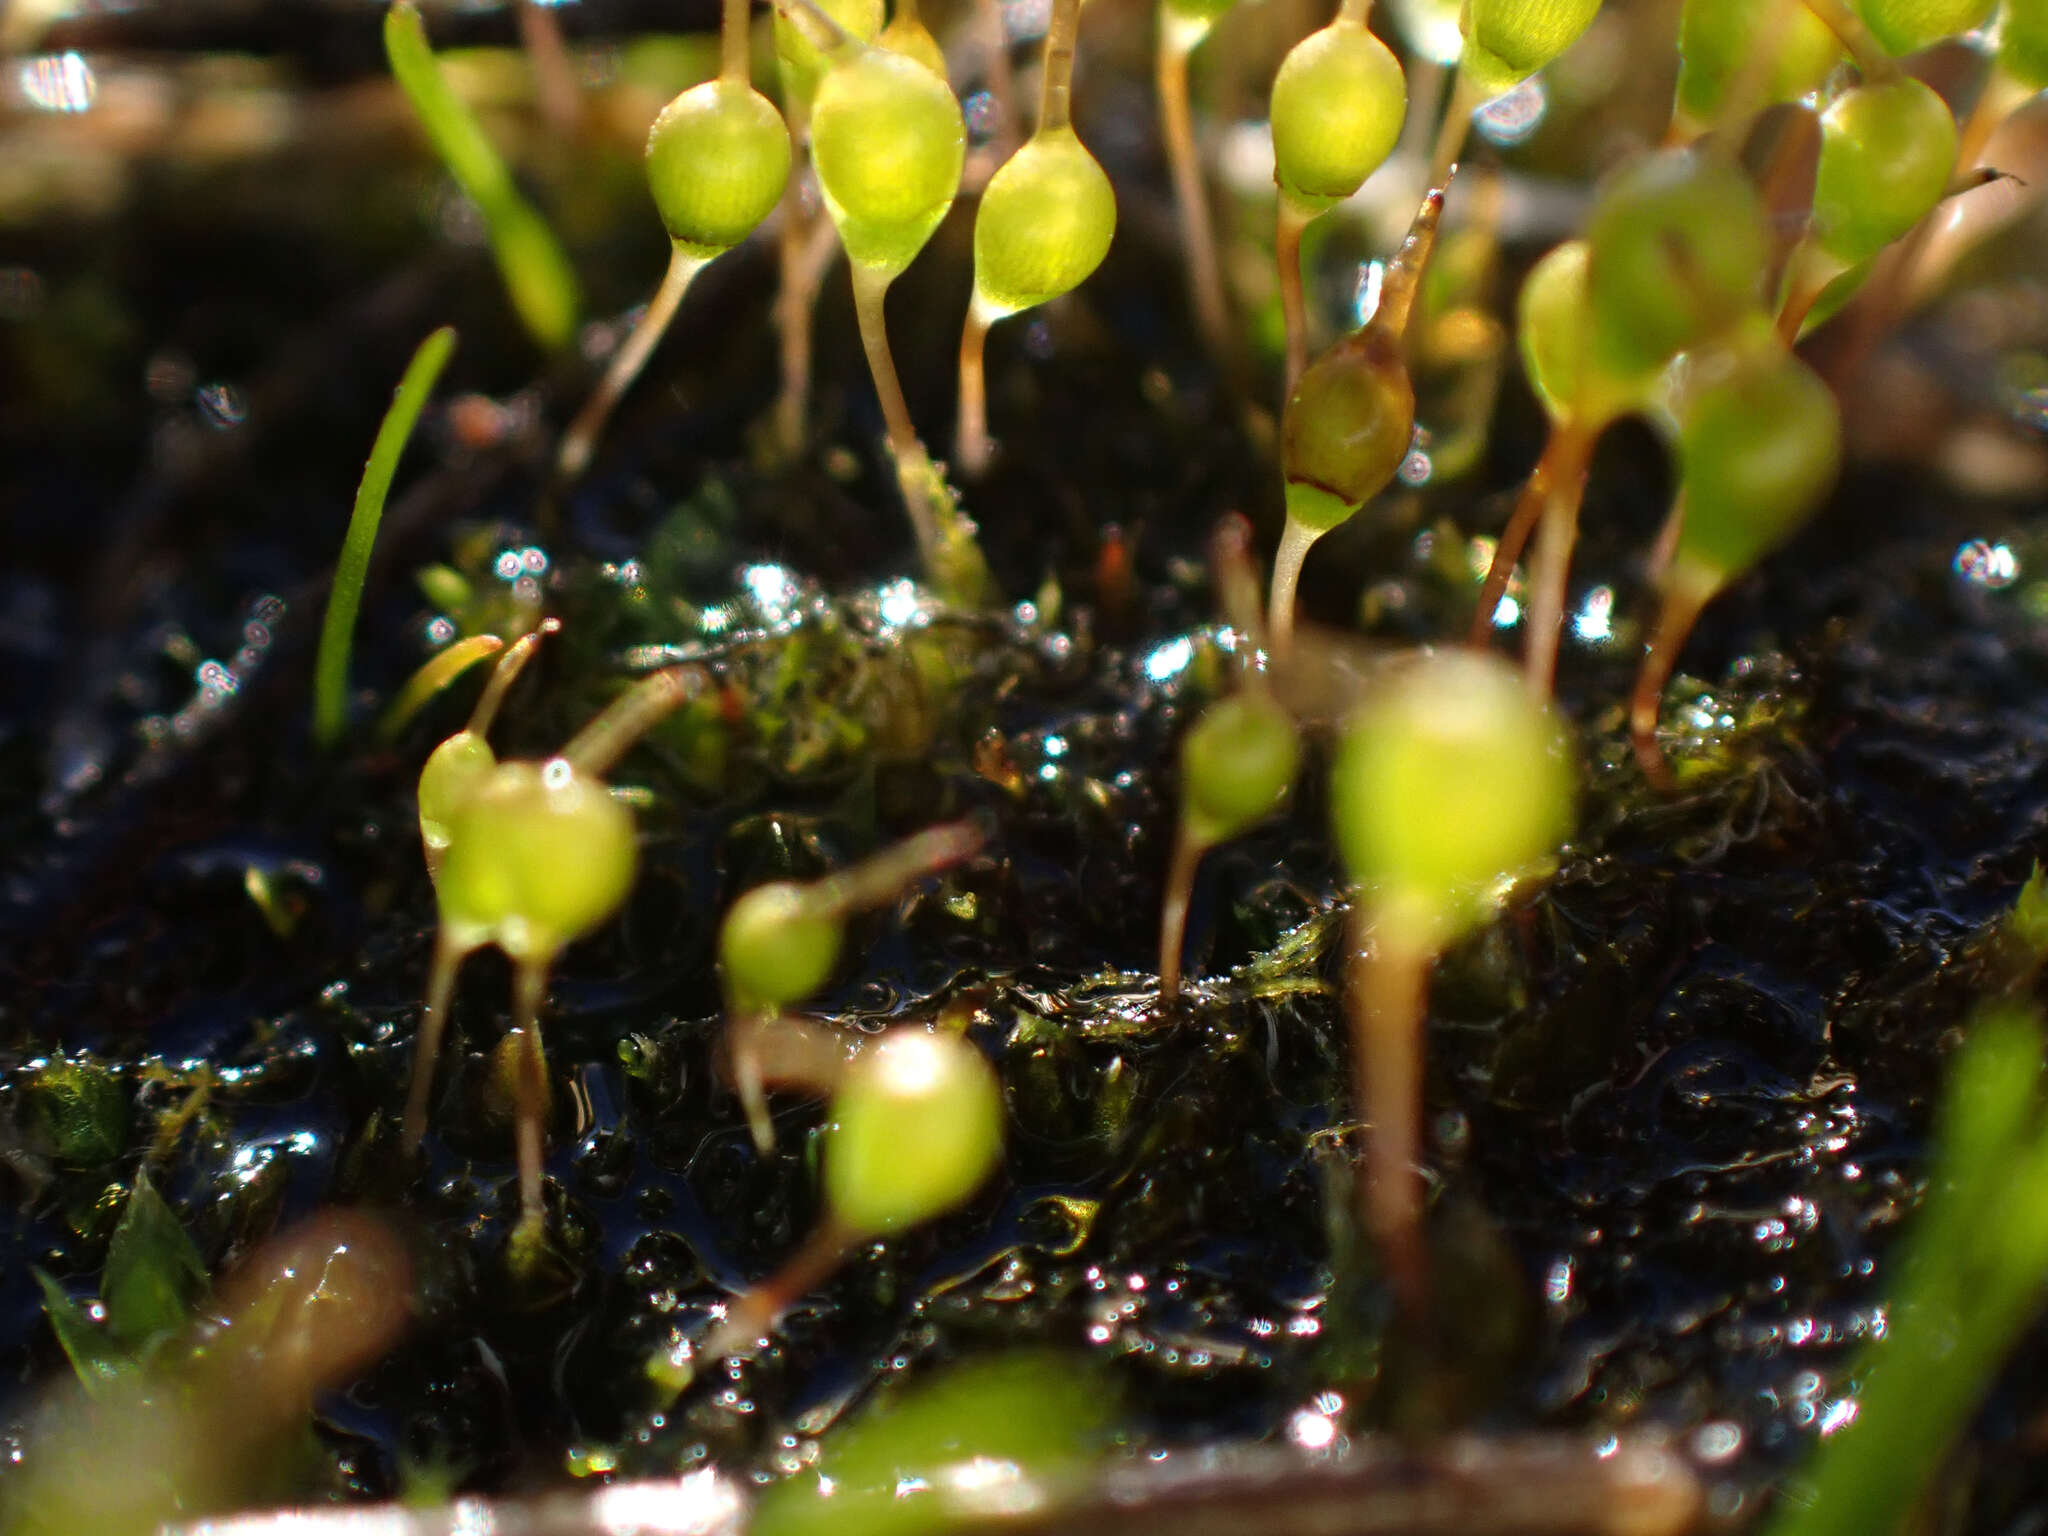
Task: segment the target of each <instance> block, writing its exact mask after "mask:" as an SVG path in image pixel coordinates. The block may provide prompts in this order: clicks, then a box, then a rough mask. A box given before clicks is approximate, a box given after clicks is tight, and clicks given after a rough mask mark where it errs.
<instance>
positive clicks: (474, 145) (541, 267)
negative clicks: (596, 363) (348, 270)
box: [384, 0, 580, 352]
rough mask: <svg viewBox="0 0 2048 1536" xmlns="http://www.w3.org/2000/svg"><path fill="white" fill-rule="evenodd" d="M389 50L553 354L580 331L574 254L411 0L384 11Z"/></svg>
mask: <svg viewBox="0 0 2048 1536" xmlns="http://www.w3.org/2000/svg"><path fill="white" fill-rule="evenodd" d="M384 53H385V57H386V58H387V59H389V60H390V63H391V73H392V75H393V77H394V78H395V79H396V80H397V81H398V86H399V89H400V90H402V91H404V92H405V98H406V100H407V101H408V102H410V103H411V104H412V109H413V111H414V113H415V114H417V116H418V117H419V120H420V126H421V127H422V128H424V129H425V130H426V133H427V138H428V139H429V141H431V142H432V144H433V146H434V152H435V153H436V154H437V155H439V156H440V157H441V163H442V164H443V165H445V166H447V168H448V172H449V174H450V175H452V176H453V177H454V178H455V180H456V182H457V184H458V185H460V186H461V188H462V190H463V191H464V192H465V193H466V194H467V195H468V197H469V199H470V201H471V202H473V203H475V204H476V206H477V209H478V211H479V212H480V213H482V214H483V218H484V227H485V228H486V230H488V232H489V235H490V242H491V254H492V255H493V256H494V257H495V258H496V259H497V263H498V272H499V275H500V276H501V277H503V279H504V281H505V290H506V292H507V293H508V294H510V295H511V298H512V307H513V308H514V309H515V310H517V311H518V313H519V319H520V322H521V323H522V324H523V325H524V326H525V327H526V329H527V333H528V334H529V335H531V336H532V337H533V339H534V340H535V341H536V342H538V343H539V344H540V345H541V346H542V347H544V348H546V349H547V350H548V351H550V352H552V351H555V350H557V349H559V348H561V347H564V346H567V345H568V343H569V341H570V339H571V338H572V337H574V336H575V334H576V325H577V311H578V308H579V307H580V300H579V299H578V296H577V292H576V274H575V271H574V269H573V268H571V267H570V265H569V258H568V257H567V256H565V255H563V254H562V247H561V245H560V244H559V243H558V242H557V241H556V239H555V237H554V234H553V232H552V231H550V230H549V228H548V225H547V221H546V220H545V219H543V218H542V217H541V216H540V215H539V214H538V213H537V212H535V211H534V208H533V205H532V204H531V203H529V202H527V201H526V199H525V198H524V197H522V196H521V195H520V192H519V189H518V187H517V186H516V185H514V183H513V180H512V173H511V172H510V171H508V170H507V169H506V168H505V162H504V160H503V159H501V158H500V157H499V155H498V152H497V150H495V149H493V148H492V147H491V141H490V140H489V139H488V138H486V137H485V135H484V131H483V128H482V126H481V125H480V124H479V123H478V122H477V120H476V116H475V114H473V113H472V112H471V111H470V110H469V108H468V107H467V106H465V105H464V104H463V102H462V99H461V98H460V97H459V96H457V95H456V94H455V90H454V87H452V86H451V85H449V83H448V80H447V77H446V76H445V75H443V74H442V73H441V66H440V64H439V62H438V61H436V59H435V58H434V51H433V49H432V48H431V47H429V46H428V44H427V29H426V25H425V23H424V22H422V21H421V20H420V13H419V10H418V8H417V7H415V6H414V5H413V4H412V3H411V0H396V3H394V4H393V5H392V7H391V9H390V10H388V11H386V12H385V13H384Z"/></svg>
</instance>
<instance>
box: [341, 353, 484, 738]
mask: <svg viewBox="0 0 2048 1536" xmlns="http://www.w3.org/2000/svg"><path fill="white" fill-rule="evenodd" d="M454 350H455V330H454V327H452V326H446V325H444V326H442V327H441V329H439V330H438V331H436V332H434V334H433V335H431V336H429V337H428V338H427V339H426V340H425V341H423V342H421V343H420V345H419V350H418V351H416V352H414V353H413V355H412V361H411V362H409V363H407V364H406V365H405V373H404V375H403V376H402V377H401V378H400V379H399V381H398V391H397V393H396V394H394V395H393V396H392V397H391V408H390V409H389V410H387V411H386V412H385V413H384V420H383V421H382V422H381V423H380V424H379V425H378V427H377V436H376V438H375V440H374V441H372V442H371V444H370V457H369V459H368V461H367V462H366V463H365V464H364V465H363V478H362V481H361V483H360V484H358V485H357V486H356V504H355V510H354V511H352V512H351V513H350V514H349V519H348V532H347V534H346V535H344V536H343V538H342V543H341V558H340V559H339V560H338V561H336V562H335V566H334V586H333V588H332V589H331V590H330V591H329V593H328V597H327V616H326V618H325V619H323V620H322V621H321V624H320V648H319V650H318V651H317V652H316V653H315V655H314V659H313V739H314V740H315V741H317V742H318V743H319V744H320V745H321V746H323V747H331V746H333V745H334V743H335V742H336V741H338V740H340V738H341V732H342V727H343V726H345V725H347V724H348V664H349V653H350V651H351V650H353V649H354V646H355V633H356V614H357V613H358V612H359V611H360V610H361V608H362V605H363V583H364V582H365V581H366V580H368V578H369V574H370V551H371V549H372V548H373V547H374V546H375V545H376V542H377V525H378V523H380V522H381V521H383V518H384V499H385V497H387V496H389V495H390V494H391V477H392V476H393V475H395V474H396V473H397V472H398V459H399V455H400V454H402V453H404V452H405V445H406V444H407V443H408V442H409V441H411V439H412V429H413V427H414V426H415V425H416V424H417V423H418V421H419V419H420V412H421V410H423V409H424V408H425V406H426V403H427V396H428V395H430V394H432V393H433V392H434V383H435V381H436V380H438V379H439V378H440V377H441V370H442V369H443V368H444V367H446V366H447V363H448V355H449V354H450V353H451V352H453V351H454Z"/></svg>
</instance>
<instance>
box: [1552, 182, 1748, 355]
mask: <svg viewBox="0 0 2048 1536" xmlns="http://www.w3.org/2000/svg"><path fill="white" fill-rule="evenodd" d="M1586 244H1587V247H1588V252H1589V255H1588V266H1587V273H1586V291H1587V299H1588V302H1589V304H1590V307H1591V310H1592V318H1593V345H1594V347H1595V348H1596V349H1597V351H1596V356H1597V358H1598V360H1599V364H1600V366H1601V367H1602V368H1603V369H1605V370H1606V371H1608V372H1610V373H1612V374H1614V375H1616V376H1618V377H1621V378H1633V377H1636V376H1639V375H1641V374H1644V373H1649V372H1654V371H1655V370H1657V369H1660V368H1662V367H1663V366H1664V365H1665V364H1666V363H1668V362H1669V361H1670V360H1671V359H1672V358H1673V357H1676V356H1677V355H1678V354H1679V353H1680V352H1683V351H1686V350H1688V349H1689V348H1692V347H1696V346H1698V345H1700V344H1701V343H1702V342H1705V341H1708V340H1710V339H1712V338H1713V337H1715V336H1716V335H1719V334H1721V333H1722V332H1724V331H1727V330H1728V329H1730V328H1731V327H1733V326H1734V325H1735V324H1736V323H1737V322H1738V321H1740V320H1742V319H1743V318H1744V317H1746V316H1750V315H1753V314H1754V313H1756V312H1757V310H1758V308H1759V293H1758V286H1759V283H1760V282H1761V280H1762V276H1763V272H1764V269H1765V265H1766V262H1767V261H1768V259H1769V255H1770V233H1769V230H1768V228H1767V227H1766V225H1765V222H1764V213H1763V207H1762V205H1761V203H1760V202H1759V201H1758V198H1757V195H1756V189H1755V188H1753V187H1752V186H1751V185H1750V184H1749V180H1748V178H1746V177H1745V176H1743V174H1742V173H1741V172H1740V171H1739V170H1737V169H1735V167H1733V166H1732V165H1729V164H1727V163H1726V162H1724V161H1722V160H1720V159H1716V158H1710V157H1706V156H1701V155H1696V154H1693V153H1691V152H1689V151H1684V150H1679V151H1672V152H1668V153H1664V154H1657V155H1650V156H1647V157H1645V158H1644V159H1643V160H1641V161H1639V162H1637V163H1636V164H1635V165H1632V166H1630V167H1629V168H1628V169H1627V170H1625V171H1623V172H1622V173H1621V174H1620V175H1619V176H1617V177H1616V178H1615V180H1614V182H1613V184H1612V185H1611V186H1609V187H1608V189H1607V190H1606V192H1605V194H1604V195H1603V196H1602V197H1601V199H1600V202H1599V205H1598V206H1597V207H1596V208H1595V209H1594V211H1593V218H1592V221H1591V223H1590V224H1589V226H1588V228H1587V231H1586Z"/></svg>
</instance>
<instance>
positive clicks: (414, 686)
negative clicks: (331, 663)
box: [377, 635, 505, 741]
mask: <svg viewBox="0 0 2048 1536" xmlns="http://www.w3.org/2000/svg"><path fill="white" fill-rule="evenodd" d="M504 648H505V642H504V641H502V640H500V639H499V638H498V637H497V636H496V635H471V636H470V637H469V638H468V639H466V640H457V641H455V642H454V643H453V644H451V645H450V646H449V647H448V648H447V649H446V650H445V651H436V652H435V653H434V654H433V655H432V656H431V657H429V658H428V659H427V661H426V662H425V663H424V664H423V665H422V666H421V667H420V669H419V671H417V672H415V673H413V675H412V676H411V678H410V679H408V680H407V682H406V685H405V686H404V687H403V688H401V689H399V691H398V697H397V698H395V699H393V700H392V701H391V707H390V708H388V709H386V710H385V711H384V713H383V716H382V717H381V718H380V719H379V720H378V721H377V739H378V740H379V741H396V740H398V737H399V733H400V732H402V731H403V730H404V729H405V728H406V727H407V726H408V725H410V724H411V723H412V717H413V716H414V715H416V714H418V713H419V712H420V710H421V709H422V708H423V707H424V706H425V704H426V702H427V700H429V699H431V698H432V697H433V696H434V695H435V694H437V693H439V692H440V691H441V690H442V689H443V688H446V687H447V686H448V685H449V684H450V683H452V682H454V681H455V679H457V678H458V677H460V676H462V674H463V673H465V672H467V671H468V670H469V669H470V668H471V667H473V666H475V665H476V664H477V663H478V662H480V661H482V660H483V659H484V658H485V657H486V656H494V655H496V654H497V653H498V652H499V651H502V650H503V649H504Z"/></svg>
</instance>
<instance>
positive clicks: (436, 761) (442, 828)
mask: <svg viewBox="0 0 2048 1536" xmlns="http://www.w3.org/2000/svg"><path fill="white" fill-rule="evenodd" d="M497 766H498V755H497V753H495V752H493V751H492V750H491V744H490V743H489V742H487V741H485V740H484V738H483V737H482V736H480V735H479V734H478V733H477V732H475V731H473V730H468V731H457V732H456V733H455V734H454V735H453V736H450V737H449V738H448V739H447V740H446V741H444V742H442V743H441V744H440V745H439V746H438V747H436V748H434V750H433V751H432V752H430V753H428V754H427V761H426V764H425V766H423V767H422V768H421V769H420V783H419V806H420V841H421V842H422V843H423V844H425V846H426V850H427V867H428V868H429V869H430V870H438V868H439V865H440V861H441V855H442V854H444V853H446V852H447V851H448V842H449V838H450V836H451V835H452V832H451V828H452V827H453V824H454V821H455V813H456V812H457V811H458V810H460V809H461V808H462V806H464V805H465V804H467V803H468V802H469V800H470V799H471V797H472V796H474V795H475V794H476V792H477V790H479V789H480V788H482V787H483V785H484V783H485V781H486V780H488V779H489V778H490V776H491V774H492V773H493V772H495V771H496V769H497Z"/></svg>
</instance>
